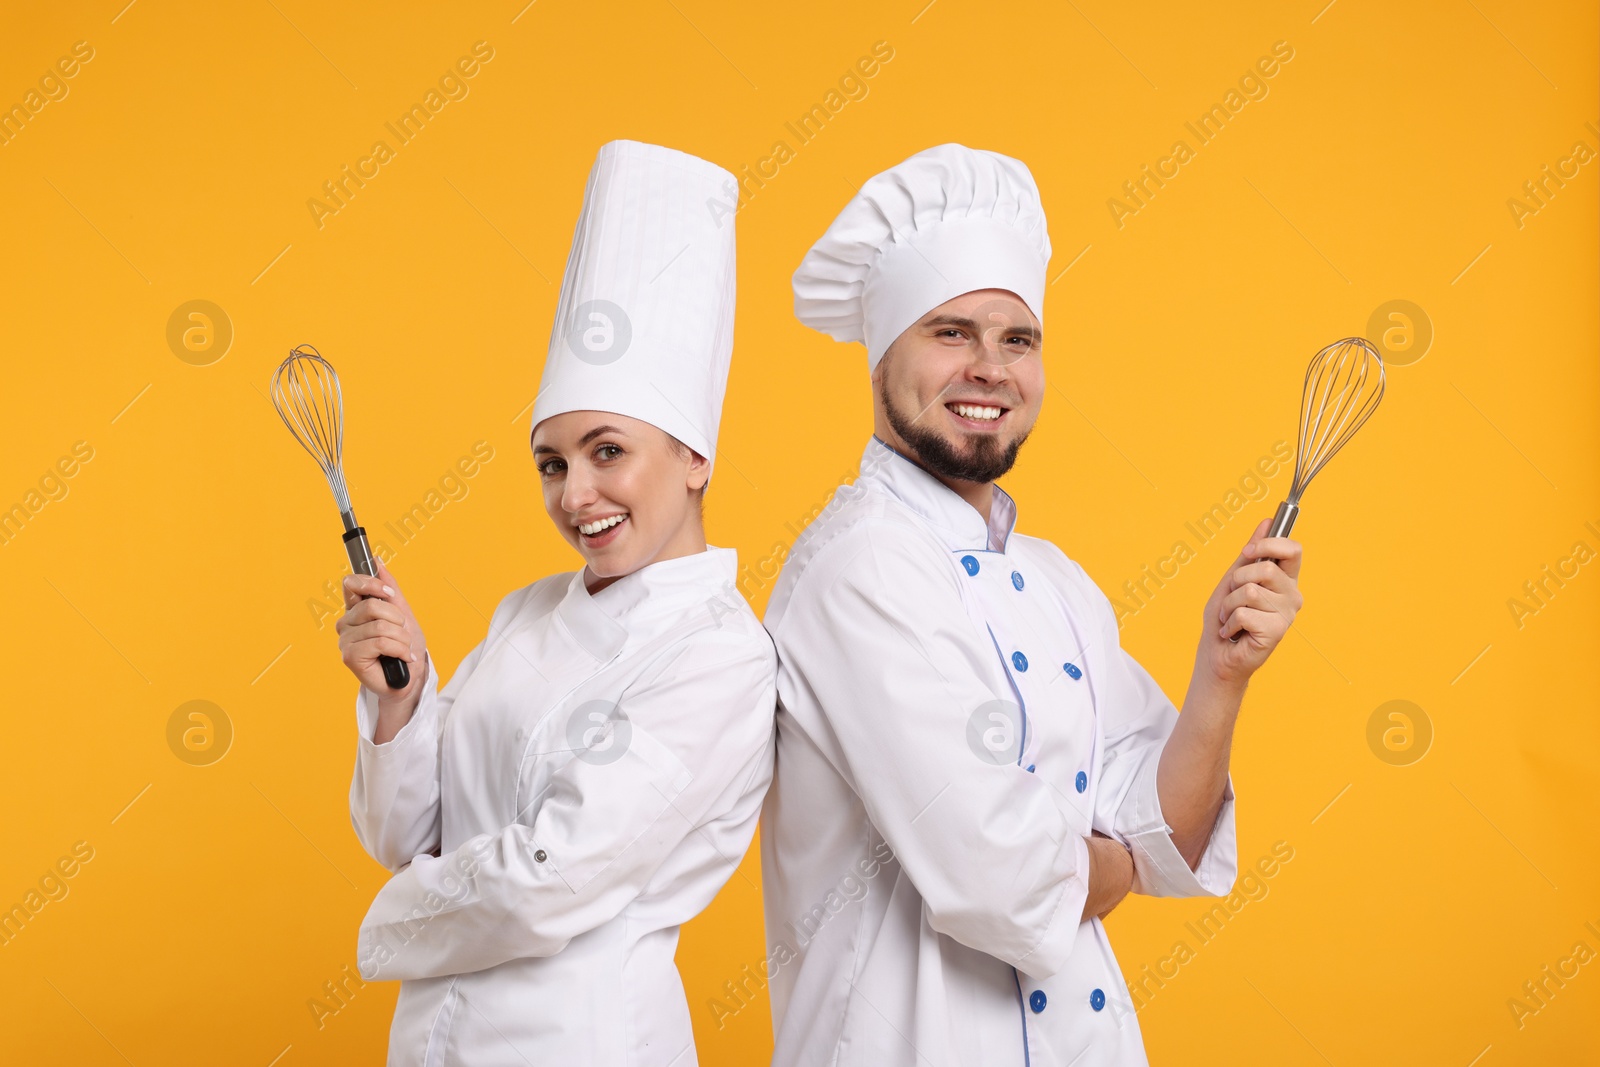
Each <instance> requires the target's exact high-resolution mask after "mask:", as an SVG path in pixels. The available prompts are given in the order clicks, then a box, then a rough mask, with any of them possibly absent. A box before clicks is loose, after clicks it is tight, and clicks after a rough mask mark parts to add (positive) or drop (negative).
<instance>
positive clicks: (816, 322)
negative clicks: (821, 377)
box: [794, 144, 1050, 369]
mask: <svg viewBox="0 0 1600 1067" xmlns="http://www.w3.org/2000/svg"><path fill="white" fill-rule="evenodd" d="M1049 260H1050V236H1049V234H1048V233H1047V232H1046V230H1045V219H1044V208H1043V207H1042V206H1041V205H1040V203H1039V189H1038V186H1036V185H1035V184H1034V182H1033V175H1032V174H1030V173H1029V172H1028V168H1027V166H1025V165H1024V164H1023V163H1022V162H1020V161H1018V160H1015V159H1012V158H1011V157H1009V156H1002V155H1000V154H999V153H997V152H986V151H983V150H981V149H976V148H968V147H967V146H965V145H959V144H942V145H939V146H938V147H937V148H929V149H927V150H926V151H922V152H918V153H917V154H916V155H914V156H912V157H911V158H910V159H907V160H906V161H905V162H903V163H900V164H897V165H896V166H893V167H890V168H889V169H888V170H886V171H884V172H883V173H882V174H878V175H874V176H873V177H872V178H869V179H868V180H867V182H866V184H864V185H863V186H862V187H861V191H860V192H858V193H857V194H856V195H855V198H854V199H852V200H851V201H850V202H849V203H848V204H846V205H845V207H844V210H843V211H841V212H839V217H838V218H836V219H834V220H833V224H832V225H831V226H829V227H828V230H827V232H826V233H824V234H823V235H822V237H821V239H820V240H818V241H817V243H816V244H815V245H813V246H812V248H811V251H809V252H807V253H806V256H805V258H804V259H803V260H801V261H800V267H799V269H797V270H796V271H795V272H794V313H795V316H796V317H797V318H799V320H800V321H801V322H803V323H805V324H806V325H807V326H811V327H813V328H815V329H818V330H821V331H822V332H823V333H826V334H827V335H828V336H830V337H832V338H833V339H834V340H835V341H865V342H866V345H867V366H868V368H869V369H872V368H876V367H877V365H878V360H880V359H882V358H883V354H884V352H886V351H888V348H889V346H890V345H891V344H892V343H893V342H894V340H895V338H897V337H899V336H900V334H901V333H903V332H904V331H905V330H906V329H907V328H908V327H910V326H912V325H914V324H915V323H916V322H917V320H919V319H921V318H922V316H924V315H926V314H927V313H928V312H929V311H932V310H933V309H934V308H936V307H938V306H939V305H940V304H942V303H944V302H945V301H946V300H950V299H953V298H955V297H958V296H960V295H961V294H962V293H970V292H973V291H974V290H978V289H1007V290H1010V291H1011V292H1013V293H1015V294H1017V296H1019V297H1021V298H1022V301H1023V303H1025V304H1027V306H1028V309H1029V310H1030V311H1032V312H1033V314H1034V316H1035V317H1036V318H1037V319H1038V320H1039V321H1040V323H1041V324H1042V323H1043V322H1044V289H1045V264H1046V263H1048V262H1049Z"/></svg>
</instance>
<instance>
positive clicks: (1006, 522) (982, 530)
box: [856, 434, 1017, 552]
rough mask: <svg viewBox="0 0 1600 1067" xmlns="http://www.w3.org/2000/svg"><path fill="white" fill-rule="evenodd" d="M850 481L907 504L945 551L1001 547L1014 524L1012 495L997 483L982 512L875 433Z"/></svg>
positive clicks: (1003, 547) (1014, 513)
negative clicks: (939, 538)
mask: <svg viewBox="0 0 1600 1067" xmlns="http://www.w3.org/2000/svg"><path fill="white" fill-rule="evenodd" d="M856 484H857V485H869V486H872V487H874V488H877V489H880V490H882V491H883V492H886V493H888V494H889V495H890V496H892V497H894V498H895V499H896V500H898V501H900V502H901V503H902V504H904V505H906V506H907V507H909V508H910V509H911V510H912V511H914V512H916V513H917V514H918V515H920V516H921V517H922V518H923V519H925V520H927V522H928V524H929V525H930V526H932V527H933V528H934V529H936V530H937V531H938V532H939V534H940V535H941V536H942V537H943V538H944V539H945V543H946V544H948V545H949V547H950V549H951V551H958V550H960V549H973V548H977V549H979V551H989V552H1004V551H1005V550H1006V541H1007V540H1008V539H1009V538H1010V536H1011V531H1012V530H1013V529H1015V528H1016V525H1017V504H1016V501H1014V500H1012V499H1011V495H1010V494H1009V493H1007V492H1006V491H1005V490H1004V489H1002V488H1000V486H998V485H996V486H994V500H993V503H992V504H990V506H989V515H988V517H987V518H985V517H984V516H983V515H982V514H981V513H979V511H978V509H977V508H975V507H973V506H972V505H971V504H969V503H967V502H966V501H965V500H963V499H962V498H961V497H960V496H959V495H958V494H957V493H956V491H955V490H954V489H951V488H950V487H949V486H947V485H945V484H944V483H943V482H941V481H940V480H939V479H937V478H935V477H934V476H933V475H932V474H930V473H928V471H927V470H925V469H924V468H923V467H922V466H920V465H919V464H918V463H917V462H916V461H915V460H913V459H912V458H911V457H909V456H907V455H906V454H905V453H903V452H899V451H897V450H896V449H894V448H893V447H891V446H890V445H889V444H887V443H886V442H885V441H884V440H883V438H881V437H879V436H878V435H877V434H873V435H872V439H871V440H869V441H868V442H867V447H866V450H865V451H863V452H862V453H861V474H860V476H859V477H858V478H856ZM980 546H982V547H981V548H980Z"/></svg>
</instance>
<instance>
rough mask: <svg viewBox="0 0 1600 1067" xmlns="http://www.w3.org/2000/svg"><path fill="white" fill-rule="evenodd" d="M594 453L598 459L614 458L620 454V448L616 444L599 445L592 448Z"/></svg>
mask: <svg viewBox="0 0 1600 1067" xmlns="http://www.w3.org/2000/svg"><path fill="white" fill-rule="evenodd" d="M594 454H595V455H596V456H597V457H598V458H600V459H616V458H617V457H618V456H620V455H622V449H621V448H619V447H617V446H616V445H601V446H600V447H599V448H597V449H595V450H594Z"/></svg>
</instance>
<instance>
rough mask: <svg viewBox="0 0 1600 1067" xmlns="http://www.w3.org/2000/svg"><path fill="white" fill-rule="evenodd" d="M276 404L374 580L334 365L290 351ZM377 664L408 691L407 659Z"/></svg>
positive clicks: (355, 561)
mask: <svg viewBox="0 0 1600 1067" xmlns="http://www.w3.org/2000/svg"><path fill="white" fill-rule="evenodd" d="M272 406H273V407H275V408H277V409H278V416H279V418H281V419H283V424H284V425H285V426H287V427H289V432H290V433H292V434H294V439H295V440H296V441H299V442H300V445H301V447H303V448H304V449H305V450H306V451H307V452H310V453H311V458H313V459H315V460H316V461H317V466H319V467H321V468H322V473H323V475H324V476H325V477H326V478H327V479H328V486H329V488H331V489H332V490H333V499H334V501H335V502H336V503H337V504H338V505H339V517H340V518H341V519H343V520H344V547H345V552H346V553H347V554H348V555H349V556H350V569H351V570H352V571H353V572H355V573H356V574H365V575H367V576H369V577H376V576H377V574H378V567H377V564H376V563H374V562H373V559H372V549H371V547H370V546H368V544H367V531H366V530H364V529H363V528H362V527H361V525H360V524H359V523H357V522H356V514H355V509H354V508H352V507H351V506H350V491H349V490H348V489H347V488H346V487H345V484H344V467H343V465H342V462H341V459H342V456H343V452H344V397H343V394H341V393H340V391H339V374H338V372H337V371H335V370H334V369H333V364H331V363H329V362H328V361H327V360H325V359H323V358H322V356H321V355H320V354H318V352H317V350H316V349H315V348H312V347H311V346H310V345H300V346H298V347H297V348H294V349H292V350H291V351H290V352H289V358H288V359H285V360H284V361H283V362H282V363H280V364H278V369H277V371H276V372H274V373H273V375H272ZM362 599H363V600H365V599H368V598H366V597H363V598H362ZM378 662H379V663H381V664H382V665H383V679H384V681H386V682H388V683H389V688H390V689H404V688H405V687H406V686H407V685H409V684H410V683H411V671H410V669H409V668H408V667H407V666H406V664H405V662H404V661H403V660H399V659H396V658H395V657H393V656H379V657H378Z"/></svg>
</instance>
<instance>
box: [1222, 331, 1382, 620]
mask: <svg viewBox="0 0 1600 1067" xmlns="http://www.w3.org/2000/svg"><path fill="white" fill-rule="evenodd" d="M1382 399H1383V359H1382V357H1380V356H1379V355H1378V350H1377V349H1376V348H1374V347H1373V346H1372V343H1371V342H1370V341H1368V340H1366V339H1365V338H1363V337H1346V338H1345V339H1344V340H1342V341H1335V342H1334V343H1333V344H1331V345H1329V346H1327V347H1326V348H1324V349H1323V350H1322V351H1320V352H1318V353H1317V354H1316V355H1315V356H1313V357H1311V365H1310V366H1309V367H1307V368H1306V380H1305V385H1304V386H1303V387H1302V389H1301V391H1300V440H1299V445H1298V447H1297V448H1296V450H1295V458H1294V481H1293V482H1291V483H1290V485H1289V496H1288V498H1287V499H1285V500H1284V501H1283V503H1281V504H1279V505H1278V512H1277V514H1276V515H1274V516H1273V517H1272V524H1271V525H1270V526H1269V527H1268V528H1267V534H1266V535H1267V536H1268V537H1287V536H1289V531H1290V530H1292V529H1293V528H1294V520H1295V518H1296V517H1297V516H1298V515H1299V514H1300V497H1301V495H1302V494H1303V493H1304V492H1305V491H1306V486H1308V485H1310V484H1311V479H1312V478H1315V477H1316V476H1317V472H1318V471H1320V470H1322V468H1323V467H1325V466H1327V465H1328V461H1329V460H1330V459H1332V458H1333V457H1334V456H1335V455H1336V454H1337V453H1338V451H1339V450H1340V449H1341V448H1343V447H1344V446H1345V445H1346V444H1348V443H1349V441H1350V438H1351V437H1353V436H1355V432H1356V431H1357V430H1359V429H1361V426H1362V424H1363V423H1365V422H1366V421H1367V420H1368V419H1370V418H1371V417H1372V413H1373V412H1374V411H1376V410H1378V402H1379V401H1380V400H1382ZM1273 562H1276V560H1274V561H1273ZM1241 636H1243V631H1240V632H1239V633H1237V634H1234V635H1233V637H1232V640H1234V641H1237V640H1239V638H1240V637H1241Z"/></svg>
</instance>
